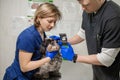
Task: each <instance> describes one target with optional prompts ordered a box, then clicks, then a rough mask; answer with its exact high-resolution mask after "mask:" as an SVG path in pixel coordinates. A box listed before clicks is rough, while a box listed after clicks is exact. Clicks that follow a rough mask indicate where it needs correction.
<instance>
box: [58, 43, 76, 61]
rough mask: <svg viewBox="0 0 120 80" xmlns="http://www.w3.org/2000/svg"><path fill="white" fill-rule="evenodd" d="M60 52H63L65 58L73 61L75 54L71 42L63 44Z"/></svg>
mask: <svg viewBox="0 0 120 80" xmlns="http://www.w3.org/2000/svg"><path fill="white" fill-rule="evenodd" d="M60 53H61V55H62V57H63V59H66V60H69V61H73V58H74V56H75V53H74V51H73V48H72V46H71V45H70V44H69V43H68V45H67V46H61V48H60Z"/></svg>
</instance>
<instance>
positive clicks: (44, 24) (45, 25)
mask: <svg viewBox="0 0 120 80" xmlns="http://www.w3.org/2000/svg"><path fill="white" fill-rule="evenodd" d="M39 20H40V27H41V28H42V30H43V31H45V32H46V31H50V30H51V29H52V28H54V26H55V24H56V21H57V19H56V18H55V17H47V18H39Z"/></svg>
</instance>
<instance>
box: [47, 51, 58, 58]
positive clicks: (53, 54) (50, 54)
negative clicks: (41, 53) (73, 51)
mask: <svg viewBox="0 0 120 80" xmlns="http://www.w3.org/2000/svg"><path fill="white" fill-rule="evenodd" d="M57 53H58V51H52V52H48V51H46V57H50V59H53V58H54V57H55V55H56V54H57Z"/></svg>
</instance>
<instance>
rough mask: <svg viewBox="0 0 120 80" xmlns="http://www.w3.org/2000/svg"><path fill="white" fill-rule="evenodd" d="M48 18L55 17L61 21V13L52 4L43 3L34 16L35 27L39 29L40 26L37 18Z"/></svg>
mask: <svg viewBox="0 0 120 80" xmlns="http://www.w3.org/2000/svg"><path fill="white" fill-rule="evenodd" d="M38 17H40V18H47V17H55V18H56V19H57V20H60V19H61V12H60V11H59V9H58V8H57V6H55V5H54V4H52V3H43V4H41V5H39V6H38V8H37V10H36V11H35V15H34V25H35V27H38V26H39V25H40V22H39V21H38V20H37V18H38Z"/></svg>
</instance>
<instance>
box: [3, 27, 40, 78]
mask: <svg viewBox="0 0 120 80" xmlns="http://www.w3.org/2000/svg"><path fill="white" fill-rule="evenodd" d="M41 43H42V38H41V36H40V34H39V32H38V31H37V29H36V28H35V26H34V25H32V26H30V27H29V28H27V29H25V30H24V31H23V32H22V33H21V34H20V35H19V37H18V39H17V43H16V44H17V45H16V52H15V59H14V62H13V63H12V65H11V66H10V67H8V68H7V69H6V73H5V76H4V80H13V79H16V80H31V77H32V76H33V74H34V73H35V72H36V71H37V69H36V70H32V71H29V72H25V73H23V72H22V71H21V70H20V65H19V50H23V51H26V52H30V53H32V54H33V56H32V58H31V60H32V61H35V60H39V59H40V58H41V56H42V54H41V53H40V44H41Z"/></svg>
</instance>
